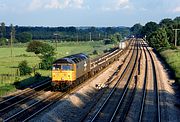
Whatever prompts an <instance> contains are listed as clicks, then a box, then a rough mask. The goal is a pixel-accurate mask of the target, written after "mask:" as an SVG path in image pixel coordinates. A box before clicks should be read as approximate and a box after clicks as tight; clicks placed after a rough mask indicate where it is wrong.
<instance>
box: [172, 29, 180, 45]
mask: <svg viewBox="0 0 180 122" xmlns="http://www.w3.org/2000/svg"><path fill="white" fill-rule="evenodd" d="M173 30H174V31H175V37H174V38H175V39H174V41H175V42H174V46H175V47H176V46H177V31H178V30H180V29H173Z"/></svg>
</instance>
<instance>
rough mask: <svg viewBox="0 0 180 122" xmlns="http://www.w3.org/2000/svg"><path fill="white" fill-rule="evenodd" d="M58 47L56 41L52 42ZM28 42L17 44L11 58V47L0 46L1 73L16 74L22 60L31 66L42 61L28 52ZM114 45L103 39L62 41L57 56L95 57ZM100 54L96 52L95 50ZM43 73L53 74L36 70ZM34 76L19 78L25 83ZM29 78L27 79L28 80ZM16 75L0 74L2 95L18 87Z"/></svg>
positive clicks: (44, 74)
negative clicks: (77, 55) (80, 55)
mask: <svg viewBox="0 0 180 122" xmlns="http://www.w3.org/2000/svg"><path fill="white" fill-rule="evenodd" d="M50 44H51V45H53V46H54V47H55V48H56V43H50ZM26 46H27V44H19V46H18V44H16V45H15V46H14V48H13V57H12V58H11V49H10V48H9V47H8V46H6V47H0V75H1V74H15V73H16V72H17V69H18V68H17V67H18V64H19V63H20V62H21V61H22V60H27V61H28V64H29V65H30V66H31V67H34V66H36V65H38V63H39V62H40V59H39V57H37V56H36V55H35V54H34V53H30V52H26ZM111 47H113V45H104V43H103V42H102V41H97V42H61V43H58V44H57V51H56V53H57V54H56V57H57V58H61V57H64V56H67V55H71V54H76V53H85V54H88V55H89V56H90V57H91V58H94V57H96V56H98V55H101V54H102V53H103V50H107V49H109V48H111ZM95 50H96V51H97V52H98V54H94V53H93V52H94V51H95ZM36 72H39V73H40V74H42V76H51V71H47V70H36ZM32 77H33V74H32V76H23V77H18V80H20V81H23V82H24V84H29V82H33V80H32V79H33V78H32ZM26 79H27V80H26ZM14 81H15V77H11V78H10V77H8V76H7V77H6V76H4V77H2V76H0V96H1V95H3V94H6V93H7V92H11V91H14V90H15V89H16V88H15V86H14V85H13V83H14Z"/></svg>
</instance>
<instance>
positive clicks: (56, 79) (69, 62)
mask: <svg viewBox="0 0 180 122" xmlns="http://www.w3.org/2000/svg"><path fill="white" fill-rule="evenodd" d="M89 72H90V58H89V56H87V55H85V54H83V53H79V54H75V55H70V56H67V57H64V58H60V59H58V60H56V61H55V62H54V63H53V67H52V86H54V87H55V88H58V89H65V88H66V87H69V86H71V85H72V84H75V81H76V82H77V81H78V80H80V79H81V78H83V77H85V75H86V77H87V75H88V73H89Z"/></svg>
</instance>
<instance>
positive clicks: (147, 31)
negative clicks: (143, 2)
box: [130, 17, 180, 50]
mask: <svg viewBox="0 0 180 122" xmlns="http://www.w3.org/2000/svg"><path fill="white" fill-rule="evenodd" d="M174 29H180V17H176V18H174V19H171V18H165V19H162V20H161V21H160V22H159V23H158V24H157V23H156V22H152V21H151V22H147V23H146V24H145V25H144V26H142V25H141V24H139V23H137V24H135V25H134V26H133V27H131V28H130V31H131V34H133V35H135V36H136V37H141V38H142V37H143V38H146V40H147V41H148V42H149V44H150V46H152V47H154V48H156V49H157V50H163V49H167V48H175V47H174V45H175V42H174V41H175V32H174ZM177 35H178V36H177V45H180V31H178V33H177Z"/></svg>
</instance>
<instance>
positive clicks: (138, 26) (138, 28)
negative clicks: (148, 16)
mask: <svg viewBox="0 0 180 122" xmlns="http://www.w3.org/2000/svg"><path fill="white" fill-rule="evenodd" d="M142 27H143V26H142V25H141V24H140V23H137V24H135V25H134V26H133V27H131V28H130V31H131V34H132V35H135V36H136V37H139V36H140V32H141V29H142Z"/></svg>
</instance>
